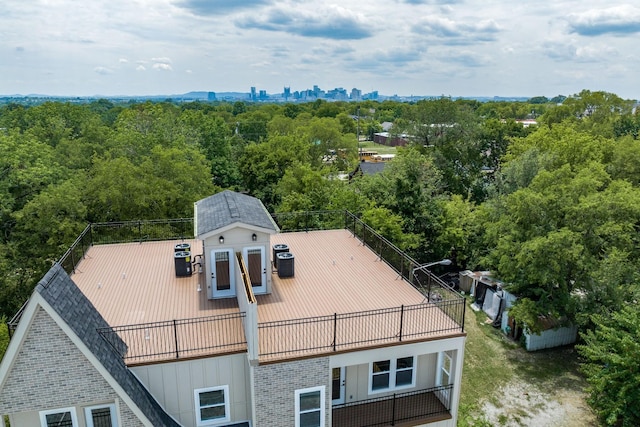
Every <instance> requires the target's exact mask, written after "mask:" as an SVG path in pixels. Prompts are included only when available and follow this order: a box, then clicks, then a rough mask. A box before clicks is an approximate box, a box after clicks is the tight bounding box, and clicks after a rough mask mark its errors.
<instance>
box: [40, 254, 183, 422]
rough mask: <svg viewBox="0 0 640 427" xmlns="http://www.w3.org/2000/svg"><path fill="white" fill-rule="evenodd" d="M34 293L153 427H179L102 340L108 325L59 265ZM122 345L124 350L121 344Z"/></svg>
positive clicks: (52, 269)
mask: <svg viewBox="0 0 640 427" xmlns="http://www.w3.org/2000/svg"><path fill="white" fill-rule="evenodd" d="M35 292H38V293H39V294H40V295H41V296H42V298H43V299H44V300H45V301H46V302H47V303H49V305H50V306H51V307H52V308H53V309H54V310H55V311H56V313H57V314H58V315H59V316H60V317H61V318H62V319H63V320H64V322H65V323H66V324H67V325H69V327H70V328H71V330H73V332H74V333H75V334H76V335H77V336H78V338H79V339H80V340H81V341H82V342H83V343H84V345H85V346H86V347H87V348H88V349H89V350H90V351H91V352H92V353H93V354H94V355H95V357H96V358H97V359H98V360H99V361H100V363H101V364H102V365H103V366H104V368H105V369H106V370H107V371H108V372H109V374H110V375H111V376H112V377H113V378H114V379H115V381H117V383H118V384H119V385H120V386H121V387H122V389H123V390H124V391H125V392H126V393H127V395H129V397H130V398H131V399H132V400H133V401H134V402H135V404H136V405H137V406H138V408H139V409H140V410H141V411H142V412H143V413H144V414H145V416H146V417H147V418H148V419H149V421H151V423H152V424H153V425H154V426H158V427H164V426H167V427H174V426H175V427H178V426H179V424H178V423H177V422H176V421H175V420H174V419H173V418H172V417H170V416H169V415H168V414H167V413H166V412H165V411H164V410H163V409H162V407H160V405H159V404H158V402H157V401H156V400H155V399H154V398H153V397H152V396H151V395H150V394H149V392H148V391H147V389H146V388H145V387H144V386H143V385H142V384H141V383H140V382H139V381H138V379H137V378H136V377H135V376H134V375H133V373H132V372H131V371H130V370H129V369H128V368H127V367H126V365H125V364H124V362H123V360H122V358H121V357H120V356H119V355H118V354H116V352H115V351H114V349H113V348H111V347H110V345H109V344H108V343H107V342H106V341H105V340H104V339H103V338H102V336H100V334H99V333H98V330H99V329H101V328H108V327H109V325H108V324H107V322H106V321H105V320H104V318H103V317H102V316H101V315H100V313H98V311H97V310H96V308H95V307H94V306H93V304H91V302H90V301H89V300H88V299H87V297H85V296H84V294H83V293H82V292H81V291H80V289H79V288H78V287H77V286H76V285H75V283H74V282H73V280H71V278H70V277H69V276H68V275H67V273H66V272H65V271H64V270H63V268H62V267H61V266H60V265H58V264H56V265H54V266H53V267H52V268H51V269H50V270H49V272H47V274H45V276H44V277H43V278H42V279H41V280H40V282H38V285H37V286H36V288H35ZM119 345H122V346H125V344H124V343H123V342H122V341H120V342H119Z"/></svg>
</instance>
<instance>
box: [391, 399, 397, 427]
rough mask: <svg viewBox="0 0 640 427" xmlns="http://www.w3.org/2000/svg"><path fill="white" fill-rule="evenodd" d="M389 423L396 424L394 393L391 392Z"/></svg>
mask: <svg viewBox="0 0 640 427" xmlns="http://www.w3.org/2000/svg"><path fill="white" fill-rule="evenodd" d="M391 425H392V426H394V425H396V394H395V393H393V405H392V406H391Z"/></svg>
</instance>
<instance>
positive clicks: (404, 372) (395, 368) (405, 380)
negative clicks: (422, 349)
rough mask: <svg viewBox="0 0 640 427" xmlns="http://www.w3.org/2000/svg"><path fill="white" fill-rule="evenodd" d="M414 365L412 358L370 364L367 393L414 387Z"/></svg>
mask: <svg viewBox="0 0 640 427" xmlns="http://www.w3.org/2000/svg"><path fill="white" fill-rule="evenodd" d="M415 365H416V358H415V357H414V356H408V357H400V358H398V359H389V360H379V361H376V362H372V363H371V364H370V369H369V372H370V375H369V393H381V392H384V391H390V390H397V389H402V388H409V387H413V386H415V384H416V375H415Z"/></svg>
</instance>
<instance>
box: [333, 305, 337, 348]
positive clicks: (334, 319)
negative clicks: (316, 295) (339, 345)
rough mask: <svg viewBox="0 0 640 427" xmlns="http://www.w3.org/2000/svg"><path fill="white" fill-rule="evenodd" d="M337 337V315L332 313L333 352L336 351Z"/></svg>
mask: <svg viewBox="0 0 640 427" xmlns="http://www.w3.org/2000/svg"><path fill="white" fill-rule="evenodd" d="M337 336H338V313H333V351H336V338H337Z"/></svg>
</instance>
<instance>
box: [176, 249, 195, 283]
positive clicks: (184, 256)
mask: <svg viewBox="0 0 640 427" xmlns="http://www.w3.org/2000/svg"><path fill="white" fill-rule="evenodd" d="M173 259H174V262H175V266H176V277H187V276H191V252H185V251H182V252H174V253H173Z"/></svg>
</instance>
